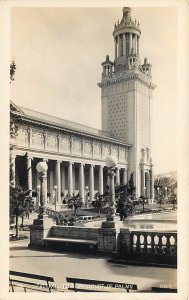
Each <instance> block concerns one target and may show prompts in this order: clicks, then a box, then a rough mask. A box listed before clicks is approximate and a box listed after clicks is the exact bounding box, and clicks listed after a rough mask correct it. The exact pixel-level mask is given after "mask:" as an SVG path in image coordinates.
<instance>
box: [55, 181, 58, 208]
mask: <svg viewBox="0 0 189 300" xmlns="http://www.w3.org/2000/svg"><path fill="white" fill-rule="evenodd" d="M57 189H58V187H57V185H55V186H54V208H55V210H56V200H57Z"/></svg>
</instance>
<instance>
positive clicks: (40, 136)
mask: <svg viewBox="0 0 189 300" xmlns="http://www.w3.org/2000/svg"><path fill="white" fill-rule="evenodd" d="M31 142H32V147H34V148H39V149H43V148H44V132H43V131H42V130H41V131H40V130H36V129H33V130H32V138H31Z"/></svg>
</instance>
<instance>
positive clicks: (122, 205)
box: [115, 173, 136, 221]
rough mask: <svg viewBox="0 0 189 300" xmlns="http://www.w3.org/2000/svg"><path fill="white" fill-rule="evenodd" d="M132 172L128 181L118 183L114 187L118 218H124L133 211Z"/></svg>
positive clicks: (133, 188) (133, 187) (133, 190)
mask: <svg viewBox="0 0 189 300" xmlns="http://www.w3.org/2000/svg"><path fill="white" fill-rule="evenodd" d="M133 176H134V174H133V173H132V174H131V176H130V179H129V182H128V183H127V184H126V185H118V186H116V187H115V197H116V210H117V213H119V216H120V220H121V221H122V220H124V219H126V218H127V217H128V216H129V215H131V214H132V213H133V210H134V204H133V200H134V198H135V196H134V195H135V190H136V187H135V185H134V179H133Z"/></svg>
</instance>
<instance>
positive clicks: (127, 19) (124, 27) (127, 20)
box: [113, 7, 141, 37]
mask: <svg viewBox="0 0 189 300" xmlns="http://www.w3.org/2000/svg"><path fill="white" fill-rule="evenodd" d="M123 32H125V33H129V32H133V33H135V34H137V35H138V36H140V34H141V30H140V27H139V22H136V20H135V21H134V20H132V16H131V8H130V7H123V17H122V20H121V21H120V22H117V24H115V28H114V32H113V36H114V37H115V36H117V35H119V34H120V33H121V34H122V33H123Z"/></svg>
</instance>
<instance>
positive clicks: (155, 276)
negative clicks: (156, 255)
mask: <svg viewBox="0 0 189 300" xmlns="http://www.w3.org/2000/svg"><path fill="white" fill-rule="evenodd" d="M36 217H37V214H36V213H33V214H32V215H31V216H30V219H26V220H25V222H24V223H25V224H31V223H32V222H33V219H34V218H36ZM20 234H21V235H25V236H27V237H28V238H27V239H25V240H19V241H13V242H10V270H14V271H19V272H27V273H34V274H40V275H45V276H52V277H54V279H55V282H56V284H58V285H61V284H62V283H65V282H66V277H77V278H84V279H93V280H102V281H114V282H123V283H130V284H137V286H138V292H149V291H151V287H152V286H162V285H166V286H167V285H170V286H172V287H176V285H177V283H176V276H177V270H176V269H172V268H160V267H144V266H131V265H117V264H114V263H110V262H108V261H107V258H106V257H100V256H96V255H94V254H93V255H92V254H81V253H73V252H69V253H56V252H53V251H52V250H51V251H45V250H40V251H36V250H31V249H28V243H29V232H28V231H23V232H20Z"/></svg>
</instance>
